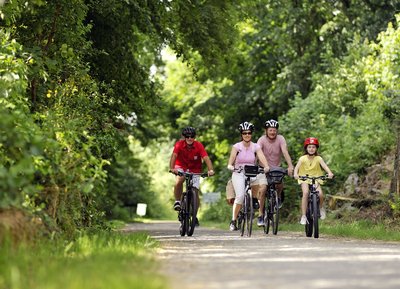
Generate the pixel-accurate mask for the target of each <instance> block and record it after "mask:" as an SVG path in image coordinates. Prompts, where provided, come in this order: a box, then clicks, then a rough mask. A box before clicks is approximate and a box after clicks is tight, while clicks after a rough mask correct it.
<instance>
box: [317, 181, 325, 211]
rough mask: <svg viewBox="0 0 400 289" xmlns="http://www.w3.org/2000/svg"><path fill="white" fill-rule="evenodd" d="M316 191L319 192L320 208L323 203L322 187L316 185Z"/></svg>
mask: <svg viewBox="0 0 400 289" xmlns="http://www.w3.org/2000/svg"><path fill="white" fill-rule="evenodd" d="M318 192H319V207H320V208H322V205H323V204H324V193H323V192H322V187H321V186H319V187H318Z"/></svg>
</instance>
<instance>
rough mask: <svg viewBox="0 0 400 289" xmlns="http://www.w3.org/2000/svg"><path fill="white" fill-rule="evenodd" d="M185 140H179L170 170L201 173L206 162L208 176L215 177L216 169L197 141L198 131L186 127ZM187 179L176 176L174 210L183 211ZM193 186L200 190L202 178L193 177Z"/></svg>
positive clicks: (184, 131)
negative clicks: (203, 163)
mask: <svg viewBox="0 0 400 289" xmlns="http://www.w3.org/2000/svg"><path fill="white" fill-rule="evenodd" d="M182 136H183V138H184V139H181V140H178V141H177V142H176V143H175V146H174V150H173V152H172V155H171V159H170V162H169V169H170V171H171V172H173V173H174V174H177V173H178V171H185V172H191V173H201V171H202V161H204V162H205V163H206V165H207V168H208V176H212V175H214V169H213V166H212V163H211V160H210V158H209V157H208V154H207V152H206V150H205V149H204V146H203V144H202V143H201V142H199V141H197V140H195V138H196V130H195V129H194V128H193V127H190V126H189V127H186V128H184V129H183V130H182ZM184 181H185V177H183V176H178V175H177V176H176V178H175V186H174V196H175V203H174V210H175V211H179V210H180V209H181V201H180V199H181V196H182V191H183V182H184ZM193 185H194V187H195V188H196V189H197V190H200V176H194V177H193Z"/></svg>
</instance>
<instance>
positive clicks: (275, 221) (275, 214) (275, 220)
mask: <svg viewBox="0 0 400 289" xmlns="http://www.w3.org/2000/svg"><path fill="white" fill-rule="evenodd" d="M272 200H273V201H272V202H271V203H272V204H271V205H272V206H271V212H272V216H271V220H272V232H273V233H274V235H276V234H278V225H279V201H278V193H277V191H274V194H273V198H272Z"/></svg>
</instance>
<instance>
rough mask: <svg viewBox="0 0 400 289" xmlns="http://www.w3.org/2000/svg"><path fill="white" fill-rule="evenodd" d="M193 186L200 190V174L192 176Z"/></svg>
mask: <svg viewBox="0 0 400 289" xmlns="http://www.w3.org/2000/svg"><path fill="white" fill-rule="evenodd" d="M193 187H195V188H196V189H198V190H200V176H193Z"/></svg>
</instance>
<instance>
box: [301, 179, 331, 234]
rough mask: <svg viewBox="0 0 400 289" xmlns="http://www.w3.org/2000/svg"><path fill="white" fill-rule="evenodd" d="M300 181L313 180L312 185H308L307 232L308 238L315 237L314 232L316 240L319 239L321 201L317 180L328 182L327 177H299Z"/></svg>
mask: <svg viewBox="0 0 400 289" xmlns="http://www.w3.org/2000/svg"><path fill="white" fill-rule="evenodd" d="M299 179H301V180H303V181H305V180H307V179H308V180H311V184H309V185H308V190H309V192H308V201H307V211H306V217H307V224H306V225H305V232H306V236H307V237H311V236H312V235H313V230H314V238H318V237H319V224H318V221H319V218H320V216H321V215H320V208H319V206H320V199H319V191H318V189H317V183H316V181H317V180H326V179H327V176H326V175H324V176H319V177H309V176H308V175H307V176H299Z"/></svg>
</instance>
